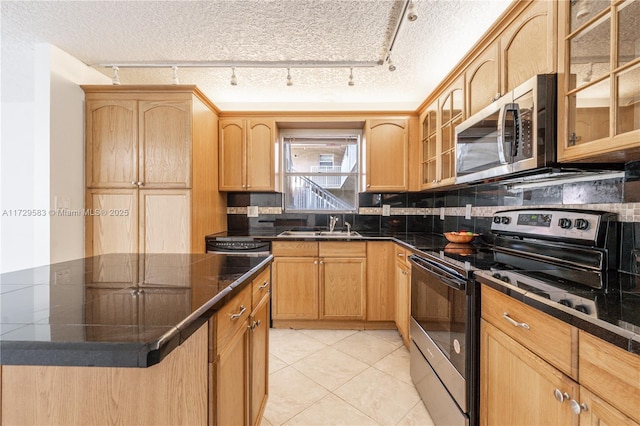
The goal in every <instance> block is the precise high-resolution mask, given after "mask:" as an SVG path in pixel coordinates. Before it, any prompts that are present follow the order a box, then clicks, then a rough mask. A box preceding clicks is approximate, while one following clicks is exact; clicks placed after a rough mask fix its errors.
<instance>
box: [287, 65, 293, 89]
mask: <svg viewBox="0 0 640 426" xmlns="http://www.w3.org/2000/svg"><path fill="white" fill-rule="evenodd" d="M287 86H293V78H291V68H287Z"/></svg>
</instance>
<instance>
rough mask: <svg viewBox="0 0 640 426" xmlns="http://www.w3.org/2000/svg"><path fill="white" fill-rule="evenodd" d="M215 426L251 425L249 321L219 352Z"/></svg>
mask: <svg viewBox="0 0 640 426" xmlns="http://www.w3.org/2000/svg"><path fill="white" fill-rule="evenodd" d="M215 372H216V374H215V376H216V386H217V391H216V397H217V398H216V407H215V410H214V412H215V416H216V422H215V424H217V425H220V426H243V425H247V424H248V423H249V327H248V324H247V321H246V320H245V321H244V325H243V326H242V327H241V328H240V329H239V330H238V332H237V333H236V334H235V335H234V336H233V337H232V339H231V340H230V341H229V343H228V344H227V345H226V346H225V347H224V348H223V349H222V350H221V351H220V355H219V356H218V359H217V361H216V363H215Z"/></svg>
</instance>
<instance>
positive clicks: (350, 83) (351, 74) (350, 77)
mask: <svg viewBox="0 0 640 426" xmlns="http://www.w3.org/2000/svg"><path fill="white" fill-rule="evenodd" d="M355 84H356V82H355V81H353V67H351V72H350V73H349V86H355Z"/></svg>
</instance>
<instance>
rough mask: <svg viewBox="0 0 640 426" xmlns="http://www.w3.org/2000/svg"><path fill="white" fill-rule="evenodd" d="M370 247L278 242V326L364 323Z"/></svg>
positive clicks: (275, 302) (275, 284) (275, 281)
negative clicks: (300, 322) (283, 323)
mask: <svg viewBox="0 0 640 426" xmlns="http://www.w3.org/2000/svg"><path fill="white" fill-rule="evenodd" d="M366 244H367V243H366V242H332V241H325V242H320V243H318V242H303V241H300V242H279V241H276V242H274V243H273V246H272V253H273V255H274V258H275V259H274V263H273V319H274V321H281V320H331V321H335V320H346V321H348V320H364V319H365V316H366V265H367V262H366V252H367V250H366Z"/></svg>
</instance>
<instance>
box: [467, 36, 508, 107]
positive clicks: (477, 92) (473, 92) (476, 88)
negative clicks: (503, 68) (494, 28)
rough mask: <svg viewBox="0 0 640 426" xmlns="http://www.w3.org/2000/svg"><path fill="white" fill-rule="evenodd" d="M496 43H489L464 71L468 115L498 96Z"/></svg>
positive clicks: (498, 78) (498, 69) (498, 74)
mask: <svg viewBox="0 0 640 426" xmlns="http://www.w3.org/2000/svg"><path fill="white" fill-rule="evenodd" d="M499 71H500V68H499V61H498V44H497V43H494V44H492V45H490V46H489V47H488V48H487V50H485V51H484V52H483V53H482V54H480V56H478V57H477V58H476V59H475V60H474V61H473V62H472V63H471V65H469V67H468V68H467V70H466V72H465V77H466V80H467V100H468V104H467V105H468V110H467V111H469V116H472V115H473V114H475V113H476V112H478V111H480V110H481V109H482V108H484V107H486V106H487V105H489V104H490V103H491V102H493V101H494V100H496V98H498V97H500V83H499V82H500V73H499Z"/></svg>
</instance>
